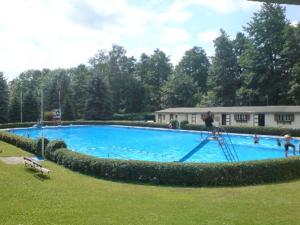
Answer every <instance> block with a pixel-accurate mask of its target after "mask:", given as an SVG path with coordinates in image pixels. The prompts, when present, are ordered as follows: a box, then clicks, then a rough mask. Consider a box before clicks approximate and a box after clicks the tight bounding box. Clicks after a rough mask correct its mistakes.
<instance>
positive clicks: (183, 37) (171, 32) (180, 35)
mask: <svg viewBox="0 0 300 225" xmlns="http://www.w3.org/2000/svg"><path fill="white" fill-rule="evenodd" d="M189 38H190V34H189V33H188V32H187V31H186V30H184V29H180V28H173V27H167V28H166V29H165V30H164V31H163V32H162V34H161V35H160V42H161V43H163V44H167V45H174V44H176V43H181V42H186V41H188V40H189Z"/></svg>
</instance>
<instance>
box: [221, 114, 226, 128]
mask: <svg viewBox="0 0 300 225" xmlns="http://www.w3.org/2000/svg"><path fill="white" fill-rule="evenodd" d="M223 125H226V114H222V126H223Z"/></svg>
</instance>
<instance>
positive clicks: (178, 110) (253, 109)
mask: <svg viewBox="0 0 300 225" xmlns="http://www.w3.org/2000/svg"><path fill="white" fill-rule="evenodd" d="M208 111H211V112H214V113H218V112H219V113H238V112H240V113H243V112H245V113H255V112H261V113H268V112H287V113H288V112H292V113H295V112H298V113H300V105H297V106H286V105H279V106H232V107H205V108H200V107H194V108H168V109H163V110H159V111H156V112H157V113H204V112H208Z"/></svg>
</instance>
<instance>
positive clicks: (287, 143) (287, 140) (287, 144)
mask: <svg viewBox="0 0 300 225" xmlns="http://www.w3.org/2000/svg"><path fill="white" fill-rule="evenodd" d="M283 137H284V142H285V143H284V148H285V157H288V151H289V147H292V148H293V154H294V155H296V147H295V145H293V144H292V143H291V140H292V136H291V135H290V134H289V133H287V134H285V135H284V136H283Z"/></svg>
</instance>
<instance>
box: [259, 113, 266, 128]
mask: <svg viewBox="0 0 300 225" xmlns="http://www.w3.org/2000/svg"><path fill="white" fill-rule="evenodd" d="M258 126H261V127H264V126H265V114H258Z"/></svg>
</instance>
